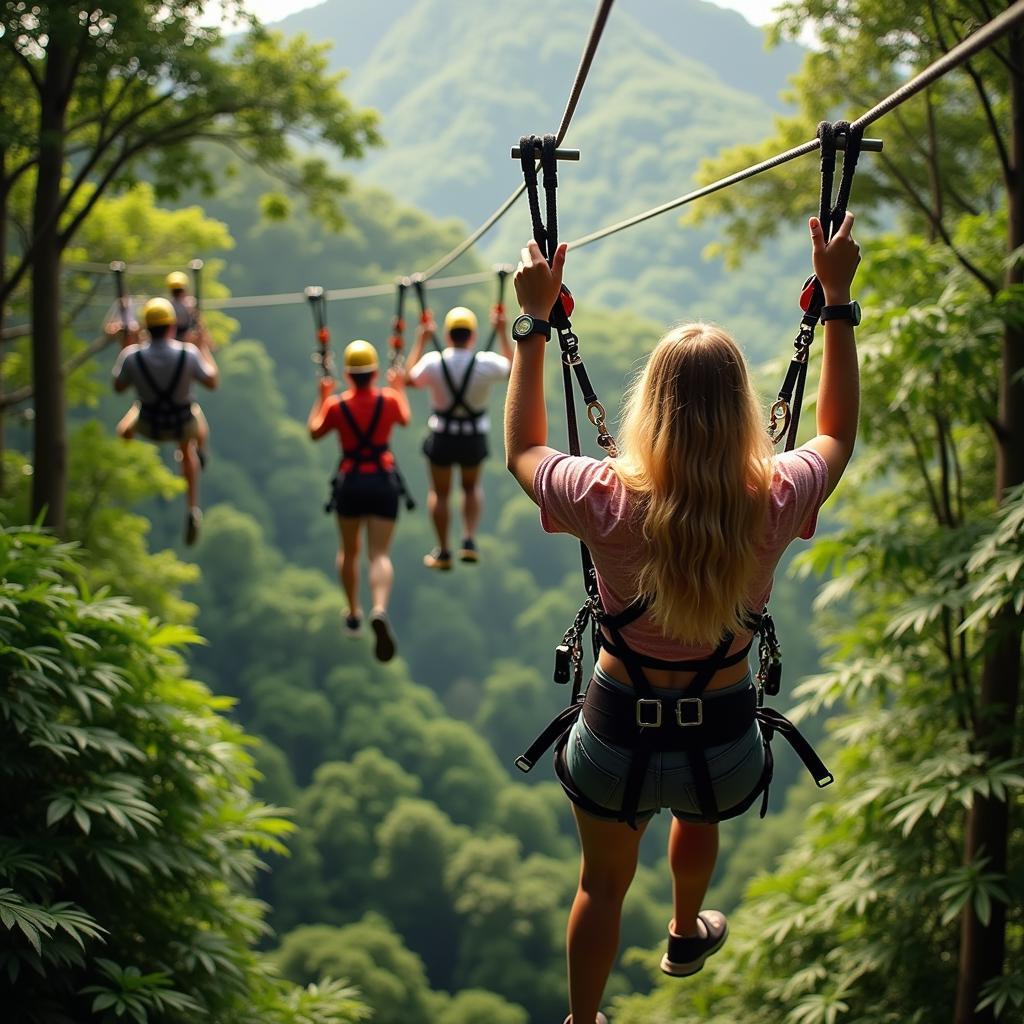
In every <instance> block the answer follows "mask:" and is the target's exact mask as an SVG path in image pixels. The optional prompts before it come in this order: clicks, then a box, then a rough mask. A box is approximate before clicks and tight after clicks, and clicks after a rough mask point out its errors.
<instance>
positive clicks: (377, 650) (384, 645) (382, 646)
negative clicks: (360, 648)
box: [370, 612, 395, 661]
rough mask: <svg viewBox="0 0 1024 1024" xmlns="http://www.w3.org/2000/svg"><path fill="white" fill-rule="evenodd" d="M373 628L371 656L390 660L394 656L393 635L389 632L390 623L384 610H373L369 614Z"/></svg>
mask: <svg viewBox="0 0 1024 1024" xmlns="http://www.w3.org/2000/svg"><path fill="white" fill-rule="evenodd" d="M370 626H371V627H372V629H373V637H374V645H373V656H374V657H375V658H376V659H377V660H378V661H390V660H391V659H392V658H393V657H394V656H395V635H394V633H392V632H391V624H390V623H389V622H388V617H387V615H385V614H384V612H374V613H373V614H372V615H371V616H370Z"/></svg>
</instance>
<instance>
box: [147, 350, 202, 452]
mask: <svg viewBox="0 0 1024 1024" xmlns="http://www.w3.org/2000/svg"><path fill="white" fill-rule="evenodd" d="M187 359H188V353H187V351H186V350H185V347H184V345H183V346H182V348H181V351H180V352H179V354H178V361H177V362H176V363H175V364H174V373H172V374H171V379H170V382H169V383H168V384H167V385H166V386H165V387H160V385H159V384H157V382H156V378H155V377H154V376H153V374H152V371H151V370H150V368H149V367H148V366H147V365H146V360H145V359H143V357H142V349H139V350H138V351H137V352H136V353H135V366H136V368H137V369H138V371H139V373H140V374H141V375H142V378H143V380H145V382H146V383H147V384H148V385H149V388H150V390H151V391H152V392H153V393H154V394H155V395H156V399H155V400H154V401H152V402H142V403H141V414H142V415H143V416H144V417H145V418H146V419H147V420H149V421H150V423H151V424H152V426H153V431H154V433H157V434H163V433H165V432H170V431H173V432H174V433H175V434H176V435H178V436H180V434H181V428H182V427H183V426H184V425H185V424H186V423H187V422H188V419H189V417H190V416H191V415H192V403H191V402H184V403H182V402H175V401H174V392H175V391H176V390H177V388H178V384H179V383H180V381H181V375H182V374H183V373H184V372H185V362H186V360H187Z"/></svg>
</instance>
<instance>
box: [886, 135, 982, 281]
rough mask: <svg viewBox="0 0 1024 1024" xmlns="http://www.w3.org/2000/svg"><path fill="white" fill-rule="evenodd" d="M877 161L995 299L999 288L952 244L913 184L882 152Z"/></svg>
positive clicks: (968, 270) (947, 234)
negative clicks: (879, 161)
mask: <svg viewBox="0 0 1024 1024" xmlns="http://www.w3.org/2000/svg"><path fill="white" fill-rule="evenodd" d="M879 159H880V160H881V162H882V163H883V164H884V165H885V167H886V169H887V170H888V171H889V173H890V174H891V175H892V176H893V177H894V178H895V179H896V180H897V181H898V182H899V183H900V186H901V187H902V188H903V191H904V192H906V194H907V196H908V197H909V199H910V201H911V202H912V203H913V205H914V206H916V207H917V208H918V209H919V210H920V211H921V212H922V213H923V214H924V215H925V217H927V218H928V221H929V223H930V224H931V225H932V226H933V227H934V228H935V231H936V233H937V234H938V236H939V238H941V239H942V242H943V244H944V245H945V246H946V248H947V249H949V251H950V252H951V253H952V254H953V255H954V256H955V257H956V260H957V262H958V263H959V264H960V265H961V266H962V267H963V268H964V269H965V270H966V271H967V272H968V273H969V274H970V275H971V276H972V277H973V278H975V279H976V280H977V281H979V282H980V283H981V285H982V287H984V289H985V291H987V292H988V293H989V295H990V296H991V297H993V298H994V297H995V296H996V295H997V294H998V292H999V286H998V285H997V284H996V282H995V281H993V280H992V279H991V278H989V277H988V275H987V274H985V272H984V271H982V270H981V269H980V268H978V267H976V266H975V265H974V264H973V263H972V262H971V260H969V259H968V258H967V257H966V256H965V255H964V254H963V253H962V252H961V251H960V250H959V249H958V248H957V247H956V244H955V243H954V241H953V239H952V237H951V236H950V234H949V232H948V231H947V230H946V226H945V224H943V223H942V222H941V221H939V220H936V218H935V214H934V213H933V212H932V209H931V207H930V206H929V205H928V204H927V203H926V202H925V201H924V200H923V199H922V198H921V197H920V196H919V195H918V194H917V191H916V190H915V188H914V186H913V184H912V183H911V182H910V180H909V179H908V178H907V176H906V175H905V174H904V173H903V172H902V171H901V170H900V169H899V167H897V166H896V164H894V163H893V161H892V160H891V159H890V158H889V157H888V156H887V155H886V154H885V153H884V152H883V153H881V154H879Z"/></svg>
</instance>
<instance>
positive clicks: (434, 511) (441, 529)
mask: <svg viewBox="0 0 1024 1024" xmlns="http://www.w3.org/2000/svg"><path fill="white" fill-rule="evenodd" d="M429 466H430V493H429V494H428V495H427V508H428V509H429V510H430V518H431V519H433V521H434V532H435V533H436V534H437V543H438V545H439V546H440V548H441V550H442V551H447V550H448V495H449V493H450V492H451V487H452V467H451V466H437V465H435V464H434V463H433V462H431V463H429Z"/></svg>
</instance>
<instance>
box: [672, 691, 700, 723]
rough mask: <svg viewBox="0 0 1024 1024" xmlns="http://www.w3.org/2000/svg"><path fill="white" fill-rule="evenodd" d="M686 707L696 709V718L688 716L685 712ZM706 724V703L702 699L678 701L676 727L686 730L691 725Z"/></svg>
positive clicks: (686, 698) (691, 698)
mask: <svg viewBox="0 0 1024 1024" xmlns="http://www.w3.org/2000/svg"><path fill="white" fill-rule="evenodd" d="M686 707H692V708H695V709H696V717H692V716H690V715H687V714H686V712H685V711H684V710H683V709H684V708H686ZM703 722H704V701H703V700H702V699H701V698H700V697H680V698H679V700H677V701H676V725H678V726H679V727H680V728H682V729H686V728H688V727H689V726H691V725H701V724H702V723H703Z"/></svg>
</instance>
